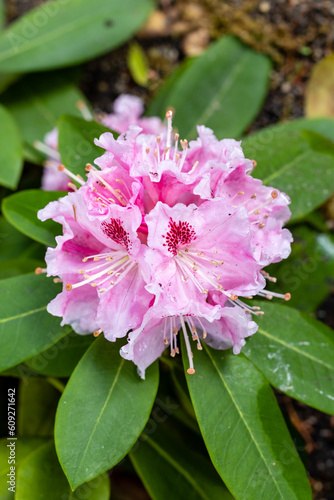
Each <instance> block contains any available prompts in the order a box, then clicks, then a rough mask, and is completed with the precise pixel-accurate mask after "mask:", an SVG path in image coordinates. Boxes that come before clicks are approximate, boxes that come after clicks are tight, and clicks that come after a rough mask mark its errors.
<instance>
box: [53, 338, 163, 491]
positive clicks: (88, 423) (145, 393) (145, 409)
mask: <svg viewBox="0 0 334 500" xmlns="http://www.w3.org/2000/svg"><path fill="white" fill-rule="evenodd" d="M119 348H120V345H119V343H117V344H115V343H112V342H108V341H106V340H105V339H104V337H102V338H99V339H98V340H96V341H95V342H94V343H93V345H92V346H91V347H90V348H89V349H88V351H87V352H86V354H85V355H84V357H83V358H82V359H81V361H80V362H79V364H78V366H77V367H76V369H75V370H74V372H73V374H72V376H71V378H70V380H69V382H68V384H67V386H66V389H65V391H64V393H63V395H62V397H61V399H60V402H59V406H58V411H57V416H56V427H55V436H56V448H57V453H58V457H59V460H60V463H61V465H62V467H63V469H64V472H65V474H66V476H67V478H68V480H69V482H70V484H71V486H72V488H76V487H77V486H79V485H80V484H82V483H83V482H85V481H88V480H89V479H92V478H94V477H96V476H97V475H98V474H100V473H102V472H104V471H106V470H108V469H110V468H111V467H113V466H114V465H116V464H117V463H118V462H119V461H120V460H121V459H122V458H123V457H124V456H125V455H126V453H127V452H128V451H129V450H130V448H131V447H132V446H133V444H134V443H135V441H136V440H137V438H138V436H139V434H140V433H141V431H142V430H143V428H144V426H145V424H146V422H147V420H148V417H149V414H150V411H151V408H152V405H153V401H154V398H155V394H156V392H157V388H158V365H157V363H155V364H154V365H152V366H151V367H150V368H149V370H148V372H147V376H146V380H145V381H143V380H140V378H139V376H138V375H137V373H136V367H135V365H134V364H133V363H130V362H129V361H125V360H124V359H123V358H122V357H121V356H120V354H119ZM69 421H71V423H72V425H71V426H69V425H68V423H69Z"/></svg>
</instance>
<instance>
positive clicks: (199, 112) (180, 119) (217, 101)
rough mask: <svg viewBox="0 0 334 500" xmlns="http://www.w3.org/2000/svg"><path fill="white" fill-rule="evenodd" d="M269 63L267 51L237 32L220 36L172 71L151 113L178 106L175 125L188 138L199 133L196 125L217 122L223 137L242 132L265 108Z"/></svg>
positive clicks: (220, 136) (158, 112)
mask: <svg viewBox="0 0 334 500" xmlns="http://www.w3.org/2000/svg"><path fill="white" fill-rule="evenodd" d="M270 68H271V65H270V61H269V59H268V58H267V57H266V56H264V55H262V54H259V53H256V52H254V51H253V50H251V49H250V48H248V47H246V46H245V45H243V44H242V43H241V42H239V41H238V40H237V39H235V38H232V37H224V38H221V39H220V40H218V41H217V42H216V43H214V44H212V45H211V46H210V47H209V49H208V50H207V51H206V52H205V53H204V54H203V55H201V56H200V57H198V58H197V59H195V60H194V61H193V62H192V63H191V64H187V65H186V66H185V68H184V69H183V70H181V71H180V72H179V73H178V74H177V77H174V76H172V78H173V82H172V84H171V83H170V82H169V83H167V84H166V85H167V86H168V89H167V91H166V90H164V89H162V91H161V92H162V97H160V95H159V94H158V95H157V96H156V97H155V99H154V100H153V103H152V105H151V108H150V114H152V112H154V113H157V114H159V115H160V116H164V114H165V112H166V107H167V106H168V107H172V108H175V110H176V112H175V119H174V125H175V126H176V127H177V128H178V129H179V132H180V134H181V137H184V138H186V139H188V140H190V139H194V138H195V137H196V135H197V133H196V125H206V126H207V127H210V128H212V129H213V130H214V131H215V134H216V136H217V137H218V138H219V139H222V138H223V137H238V136H240V135H241V134H242V133H243V132H244V131H245V129H246V128H247V127H248V126H249V125H250V124H251V122H252V120H253V119H254V118H255V116H256V115H257V114H258V112H259V111H260V109H261V105H262V103H263V100H264V98H265V95H266V91H267V87H268V78H269V72H270ZM166 105H167V106H166Z"/></svg>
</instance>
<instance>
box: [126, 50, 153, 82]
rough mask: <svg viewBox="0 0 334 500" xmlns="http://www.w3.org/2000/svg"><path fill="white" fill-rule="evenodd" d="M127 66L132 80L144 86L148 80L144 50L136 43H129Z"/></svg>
mask: <svg viewBox="0 0 334 500" xmlns="http://www.w3.org/2000/svg"><path fill="white" fill-rule="evenodd" d="M128 67H129V71H130V73H131V76H132V78H133V79H134V81H135V82H136V83H137V84H138V85H142V86H143V87H145V86H146V85H147V82H148V63H147V59H146V55H145V52H144V50H143V49H142V48H141V46H140V45H138V43H132V44H131V45H130V48H129V52H128Z"/></svg>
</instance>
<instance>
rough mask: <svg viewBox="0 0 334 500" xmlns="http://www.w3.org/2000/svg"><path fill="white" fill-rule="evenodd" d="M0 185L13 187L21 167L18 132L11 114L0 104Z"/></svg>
mask: <svg viewBox="0 0 334 500" xmlns="http://www.w3.org/2000/svg"><path fill="white" fill-rule="evenodd" d="M0 123H1V128H0V185H1V186H5V187H8V188H10V189H15V188H16V187H17V184H18V182H19V180H20V175H21V172H22V167H23V148H22V139H21V136H20V132H19V130H18V128H17V126H16V123H15V122H14V120H13V118H12V116H11V114H10V113H9V112H8V111H7V110H6V108H4V107H3V106H0Z"/></svg>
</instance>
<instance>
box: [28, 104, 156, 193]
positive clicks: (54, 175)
mask: <svg viewBox="0 0 334 500" xmlns="http://www.w3.org/2000/svg"><path fill="white" fill-rule="evenodd" d="M78 108H79V109H80V110H81V112H82V115H83V118H85V119H86V120H92V119H93V117H92V116H91V113H90V111H89V109H88V108H87V107H86V106H85V103H83V102H81V101H80V102H78ZM143 112H144V105H143V102H142V100H141V99H140V98H139V97H135V96H132V95H127V94H124V95H121V96H119V97H118V98H117V99H116V100H115V102H114V113H111V114H103V115H102V116H101V117H96V119H97V120H98V121H101V123H103V124H104V125H105V126H106V127H109V128H110V129H111V130H114V131H115V132H117V133H119V134H122V133H123V132H126V131H127V130H128V129H129V127H130V126H135V125H137V126H139V127H140V128H141V130H142V131H143V132H144V133H148V134H156V135H157V134H159V133H160V132H163V131H164V128H165V126H164V124H163V123H162V121H161V120H160V118H157V117H151V118H145V117H142V114H143ZM35 147H36V149H38V150H39V151H41V152H42V153H44V154H45V155H46V156H47V158H46V160H45V161H44V163H43V165H44V167H45V168H44V172H43V177H42V186H41V187H42V189H43V190H44V191H68V190H69V188H71V185H70V186H69V181H70V180H71V179H70V178H69V177H71V176H69V175H68V172H66V169H59V168H58V167H59V165H60V164H61V158H60V154H59V151H58V129H57V128H54V129H53V130H52V131H51V132H48V133H47V134H46V135H45V137H44V141H43V142H40V141H36V142H35Z"/></svg>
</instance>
